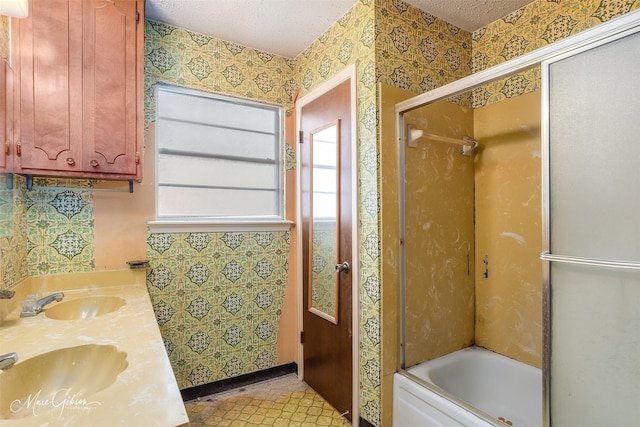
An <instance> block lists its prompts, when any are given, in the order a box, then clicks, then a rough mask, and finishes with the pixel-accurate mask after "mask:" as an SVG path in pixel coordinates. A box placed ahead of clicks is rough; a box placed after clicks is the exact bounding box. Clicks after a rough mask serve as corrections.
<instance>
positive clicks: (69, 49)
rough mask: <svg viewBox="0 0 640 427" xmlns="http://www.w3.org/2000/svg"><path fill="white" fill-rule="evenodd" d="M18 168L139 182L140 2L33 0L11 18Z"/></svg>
mask: <svg viewBox="0 0 640 427" xmlns="http://www.w3.org/2000/svg"><path fill="white" fill-rule="evenodd" d="M12 49H13V53H12V57H13V59H14V61H13V62H14V69H15V73H16V79H15V89H14V94H15V102H16V103H17V108H16V115H17V126H16V132H15V135H14V145H15V161H14V170H15V172H17V173H24V174H32V175H53V176H75V177H85V178H105V179H138V180H139V179H141V178H142V164H141V161H142V160H141V159H142V146H143V133H142V129H143V117H144V116H143V112H142V111H143V100H142V90H143V87H142V85H143V57H144V51H143V49H144V1H143V0H81V1H80V0H31V1H30V10H29V16H28V17H27V18H25V19H15V18H14V19H13V20H12Z"/></svg>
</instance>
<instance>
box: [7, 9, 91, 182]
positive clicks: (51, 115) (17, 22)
mask: <svg viewBox="0 0 640 427" xmlns="http://www.w3.org/2000/svg"><path fill="white" fill-rule="evenodd" d="M82 3H83V2H80V1H71V2H70V1H68V0H32V1H31V8H30V13H29V16H28V17H27V18H25V19H14V20H13V21H12V24H13V25H14V26H15V27H17V31H16V32H15V33H16V34H15V35H14V37H15V38H14V47H15V48H16V52H17V55H16V59H17V60H16V61H15V62H16V63H17V65H16V75H17V76H18V75H19V86H20V87H19V90H17V93H19V97H20V98H19V99H16V100H15V102H19V103H20V109H19V111H20V113H19V114H20V116H19V134H18V135H17V138H18V140H17V145H18V147H16V148H17V152H16V154H17V155H18V159H19V160H18V165H17V166H18V167H19V169H20V170H21V171H22V172H24V173H30V172H31V171H37V170H58V171H80V170H81V169H82V157H81V155H82V154H81V147H80V144H79V143H78V142H79V141H81V138H82V26H81V25H78V24H79V23H81V22H82Z"/></svg>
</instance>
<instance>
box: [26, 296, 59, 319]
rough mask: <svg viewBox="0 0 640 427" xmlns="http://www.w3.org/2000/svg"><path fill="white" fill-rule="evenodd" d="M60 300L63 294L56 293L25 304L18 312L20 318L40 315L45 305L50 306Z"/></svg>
mask: <svg viewBox="0 0 640 427" xmlns="http://www.w3.org/2000/svg"><path fill="white" fill-rule="evenodd" d="M62 298H64V294H63V293H62V292H56V293H55V294H51V295H49V296H46V297H44V298H40V299H39V300H36V301H33V304H25V305H23V308H22V311H21V312H20V317H33V316H35V315H37V314H38V313H40V312H41V311H42V309H43V308H44V306H45V305H47V304H51V303H52V302H54V301H58V302H60V301H62ZM27 302H28V301H27Z"/></svg>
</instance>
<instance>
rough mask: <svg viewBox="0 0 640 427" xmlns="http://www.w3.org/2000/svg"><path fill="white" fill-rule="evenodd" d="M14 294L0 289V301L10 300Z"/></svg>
mask: <svg viewBox="0 0 640 427" xmlns="http://www.w3.org/2000/svg"><path fill="white" fill-rule="evenodd" d="M15 294H16V291H12V290H9V289H0V299H11V298H13V296H14V295H15Z"/></svg>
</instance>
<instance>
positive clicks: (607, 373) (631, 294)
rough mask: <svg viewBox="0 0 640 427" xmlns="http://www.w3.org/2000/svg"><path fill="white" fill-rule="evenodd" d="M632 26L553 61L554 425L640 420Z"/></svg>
mask: <svg viewBox="0 0 640 427" xmlns="http://www.w3.org/2000/svg"><path fill="white" fill-rule="evenodd" d="M633 31H634V30H630V31H627V33H624V34H622V35H618V36H616V39H615V40H606V41H601V42H598V43H597V44H596V45H595V46H590V47H588V48H583V49H581V51H580V52H577V53H575V52H574V53H571V54H570V55H564V56H563V57H561V58H555V59H553V60H550V61H548V62H546V63H543V85H544V92H543V93H544V95H543V96H546V101H547V102H546V103H545V104H546V105H548V110H546V111H545V123H546V135H545V136H548V144H546V145H547V146H546V147H545V152H544V156H543V157H544V163H545V181H546V182H545V189H546V191H545V195H544V196H545V197H544V198H545V203H546V209H545V211H546V212H545V228H546V231H547V236H546V245H545V246H546V252H545V253H543V255H542V258H543V259H546V260H548V261H549V262H548V263H547V266H548V270H547V283H546V286H547V290H548V293H547V294H548V299H547V310H546V313H545V315H546V318H547V324H546V329H547V333H548V337H549V338H548V339H547V349H546V351H547V352H548V355H547V356H548V357H547V363H548V366H546V372H547V373H548V376H547V381H548V382H547V384H546V391H547V393H548V397H549V400H548V402H549V406H548V410H549V419H550V422H551V425H552V426H558V427H564V426H583V427H584V426H613V425H620V426H629V425H637V423H638V422H639V421H638V420H640V33H637V32H636V33H633ZM635 31H638V30H637V29H635ZM543 105H544V104H543Z"/></svg>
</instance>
